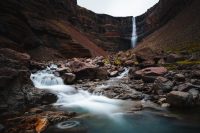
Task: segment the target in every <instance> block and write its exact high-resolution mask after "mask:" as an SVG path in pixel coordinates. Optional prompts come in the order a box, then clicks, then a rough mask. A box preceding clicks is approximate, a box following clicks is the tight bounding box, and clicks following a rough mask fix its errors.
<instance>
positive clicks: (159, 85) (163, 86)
mask: <svg viewBox="0 0 200 133" xmlns="http://www.w3.org/2000/svg"><path fill="white" fill-rule="evenodd" d="M173 85H174V83H173V82H172V81H170V80H168V79H166V78H164V77H158V78H157V79H156V80H155V82H154V85H153V89H154V90H156V91H157V93H158V92H159V93H160V91H162V92H164V93H168V92H170V91H171V90H172V88H173Z"/></svg>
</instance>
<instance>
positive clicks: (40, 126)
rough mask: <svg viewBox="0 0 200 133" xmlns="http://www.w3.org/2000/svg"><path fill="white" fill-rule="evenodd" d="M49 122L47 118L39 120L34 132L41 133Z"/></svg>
mask: <svg viewBox="0 0 200 133" xmlns="http://www.w3.org/2000/svg"><path fill="white" fill-rule="evenodd" d="M48 124H49V122H48V119H47V118H39V119H38V120H37V122H36V127H35V130H36V132H37V133H41V132H43V131H44V130H45V129H46V128H47V126H48Z"/></svg>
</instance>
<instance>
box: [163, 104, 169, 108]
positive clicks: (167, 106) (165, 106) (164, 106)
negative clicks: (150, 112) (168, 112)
mask: <svg viewBox="0 0 200 133" xmlns="http://www.w3.org/2000/svg"><path fill="white" fill-rule="evenodd" d="M161 107H162V108H169V107H170V104H169V103H163V104H162V105H161Z"/></svg>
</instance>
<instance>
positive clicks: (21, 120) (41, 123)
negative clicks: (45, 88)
mask: <svg viewBox="0 0 200 133" xmlns="http://www.w3.org/2000/svg"><path fill="white" fill-rule="evenodd" d="M74 116H76V114H75V113H70V112H62V111H54V112H53V111H44V112H42V113H38V114H30V113H27V114H24V115H20V116H13V117H9V118H6V123H5V127H6V129H5V132H6V133H7V132H9V133H10V132H12V133H21V132H29V131H33V132H32V133H35V132H37V133H41V132H43V131H44V130H45V129H46V128H47V126H48V125H50V124H54V123H58V122H61V121H65V120H69V119H71V118H72V117H74Z"/></svg>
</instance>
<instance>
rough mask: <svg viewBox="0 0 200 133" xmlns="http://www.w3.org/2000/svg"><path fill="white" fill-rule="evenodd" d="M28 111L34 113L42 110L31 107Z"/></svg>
mask: <svg viewBox="0 0 200 133" xmlns="http://www.w3.org/2000/svg"><path fill="white" fill-rule="evenodd" d="M29 112H30V113H34V114H37V113H42V112H43V110H42V109H40V108H32V109H30V110H29Z"/></svg>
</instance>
